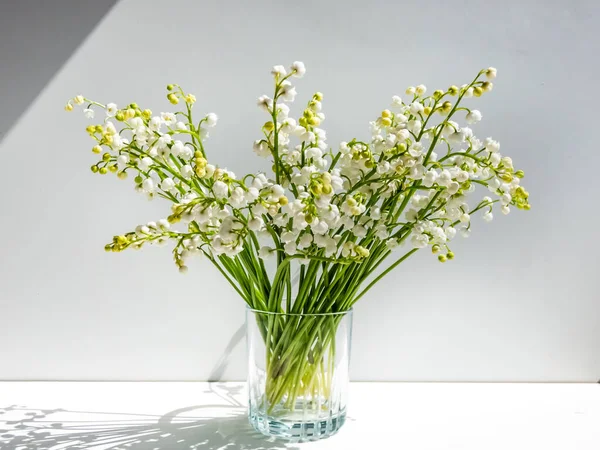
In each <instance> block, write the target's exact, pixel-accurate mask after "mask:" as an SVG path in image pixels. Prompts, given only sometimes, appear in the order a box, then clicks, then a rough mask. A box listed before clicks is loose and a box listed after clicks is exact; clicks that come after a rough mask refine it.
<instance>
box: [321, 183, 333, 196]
mask: <svg viewBox="0 0 600 450" xmlns="http://www.w3.org/2000/svg"><path fill="white" fill-rule="evenodd" d="M321 191H322V192H323V194H325V195H329V194H331V193H332V192H333V188H332V187H331V185H330V184H324V185H323V188H322V189H321Z"/></svg>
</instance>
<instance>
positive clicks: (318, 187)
mask: <svg viewBox="0 0 600 450" xmlns="http://www.w3.org/2000/svg"><path fill="white" fill-rule="evenodd" d="M310 192H312V193H313V194H314V195H321V194H322V193H323V191H322V190H321V185H320V184H319V183H313V184H312V186H311V187H310Z"/></svg>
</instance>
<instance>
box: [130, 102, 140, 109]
mask: <svg viewBox="0 0 600 450" xmlns="http://www.w3.org/2000/svg"><path fill="white" fill-rule="evenodd" d="M129 107H130V108H131V109H138V104H137V103H130V104H129Z"/></svg>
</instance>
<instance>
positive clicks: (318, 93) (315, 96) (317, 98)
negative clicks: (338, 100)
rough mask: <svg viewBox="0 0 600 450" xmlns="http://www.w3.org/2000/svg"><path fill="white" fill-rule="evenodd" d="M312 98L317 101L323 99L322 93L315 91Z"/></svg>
mask: <svg viewBox="0 0 600 450" xmlns="http://www.w3.org/2000/svg"><path fill="white" fill-rule="evenodd" d="M313 98H314V99H315V100H317V101H319V102H322V101H323V94H322V93H320V92H316V93H315V95H313Z"/></svg>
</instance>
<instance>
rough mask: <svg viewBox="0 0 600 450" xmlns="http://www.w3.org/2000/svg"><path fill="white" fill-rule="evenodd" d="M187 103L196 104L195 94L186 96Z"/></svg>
mask: <svg viewBox="0 0 600 450" xmlns="http://www.w3.org/2000/svg"><path fill="white" fill-rule="evenodd" d="M185 102H186V103H189V104H190V105H193V104H194V103H196V96H195V95H194V94H188V95H186V96H185Z"/></svg>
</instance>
